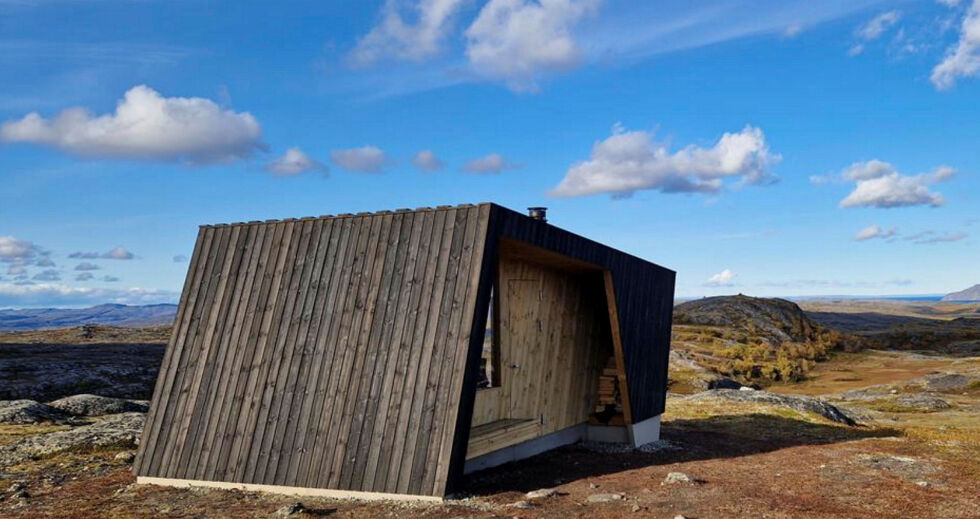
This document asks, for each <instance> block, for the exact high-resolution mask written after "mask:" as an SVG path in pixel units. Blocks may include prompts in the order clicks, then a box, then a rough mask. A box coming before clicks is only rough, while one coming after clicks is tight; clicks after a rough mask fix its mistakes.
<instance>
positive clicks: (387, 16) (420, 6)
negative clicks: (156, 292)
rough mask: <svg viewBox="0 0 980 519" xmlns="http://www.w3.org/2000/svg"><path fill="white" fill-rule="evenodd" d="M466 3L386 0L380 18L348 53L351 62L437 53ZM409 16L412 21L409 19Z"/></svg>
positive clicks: (419, 57) (457, 0) (460, 0)
mask: <svg viewBox="0 0 980 519" xmlns="http://www.w3.org/2000/svg"><path fill="white" fill-rule="evenodd" d="M463 3H464V2H463V0H418V1H414V2H412V1H406V0H386V1H385V3H384V6H382V8H381V21H380V22H379V23H378V25H377V26H375V27H374V28H373V29H371V31H370V32H369V33H367V34H366V35H364V36H363V37H362V38H361V39H360V40H358V42H357V46H356V47H355V48H354V50H353V51H351V53H350V56H349V58H350V60H351V62H352V63H353V64H355V65H368V64H371V63H374V62H376V61H379V60H382V59H385V58H395V59H402V60H409V61H422V60H425V59H428V58H431V57H434V56H437V55H438V54H439V53H440V52H441V50H442V45H443V43H444V41H445V39H446V37H447V36H448V35H449V33H450V32H451V31H452V29H453V20H454V17H455V14H456V13H457V12H458V11H459V8H460V7H461V6H462V5H463ZM406 11H407V12H406ZM406 14H407V15H408V16H406ZM406 18H408V19H409V20H410V21H408V22H406Z"/></svg>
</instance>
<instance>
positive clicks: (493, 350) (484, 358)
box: [476, 289, 500, 389]
mask: <svg viewBox="0 0 980 519" xmlns="http://www.w3.org/2000/svg"><path fill="white" fill-rule="evenodd" d="M496 313H497V298H496V294H495V293H494V290H493V289H491V290H490V310H489V314H488V315H487V329H486V332H485V333H484V335H483V351H482V353H481V355H480V375H479V377H478V378H477V382H476V388H477V389H489V388H492V387H500V337H499V336H498V335H497V333H496V331H497V330H496V327H497V326H499V323H498V322H497V315H496Z"/></svg>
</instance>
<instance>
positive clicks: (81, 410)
mask: <svg viewBox="0 0 980 519" xmlns="http://www.w3.org/2000/svg"><path fill="white" fill-rule="evenodd" d="M48 405H49V406H51V407H53V408H55V409H59V410H61V411H64V412H65V413H68V414H71V415H74V416H103V415H107V414H118V413H145V412H147V411H148V410H149V407H150V406H149V403H148V402H147V401H145V400H127V399H124V398H113V397H107V396H99V395H88V394H82V395H73V396H67V397H65V398H59V399H58V400H55V401H53V402H48Z"/></svg>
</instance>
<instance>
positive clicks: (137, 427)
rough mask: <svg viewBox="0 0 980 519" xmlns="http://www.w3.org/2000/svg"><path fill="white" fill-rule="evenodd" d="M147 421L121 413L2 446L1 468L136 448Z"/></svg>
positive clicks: (141, 415) (140, 417)
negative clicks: (57, 456)
mask: <svg viewBox="0 0 980 519" xmlns="http://www.w3.org/2000/svg"><path fill="white" fill-rule="evenodd" d="M145 422H146V415H145V414H143V413H121V414H117V415H112V416H110V417H108V418H106V419H104V420H100V421H98V422H95V423H92V424H90V425H83V426H80V427H74V428H72V429H68V430H65V431H56V432H50V433H46V434H38V435H34V436H28V437H26V438H23V439H21V440H19V441H17V442H15V443H12V444H10V445H4V446H2V447H0V468H2V467H8V466H11V465H15V464H17V463H21V462H24V461H27V460H29V459H39V458H43V457H47V456H53V455H55V454H59V453H62V452H68V451H77V450H87V449H100V448H108V447H117V446H118V447H134V446H136V445H137V444H138V443H139V438H140V435H141V434H142V432H143V424H144V423H145Z"/></svg>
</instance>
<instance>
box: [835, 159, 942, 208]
mask: <svg viewBox="0 0 980 519" xmlns="http://www.w3.org/2000/svg"><path fill="white" fill-rule="evenodd" d="M954 174H955V170H953V169H952V168H949V167H946V166H940V167H938V168H936V169H935V170H934V171H932V172H931V173H923V174H921V175H914V176H908V175H903V174H902V173H900V172H899V171H898V170H897V169H895V167H894V166H892V165H891V164H889V163H888V162H884V161H880V160H869V161H866V162H855V163H854V164H852V165H850V166H848V167H847V168H845V169H844V171H842V172H841V177H842V178H843V179H845V180H849V181H852V182H854V183H855V184H856V185H855V187H854V190H853V191H852V192H851V193H850V194H849V195H847V197H845V198H844V199H843V200H841V202H840V206H841V207H878V208H891V207H908V206H916V205H928V206H933V207H938V206H941V205H943V204H944V203H945V200H944V199H943V196H942V194H941V193H936V192H933V191H930V189H929V187H930V186H931V185H932V184H935V183H937V182H942V181H944V180H947V179H949V178H950V177H952V176H953V175H954Z"/></svg>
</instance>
